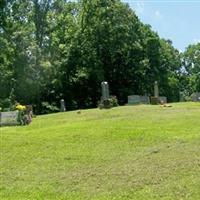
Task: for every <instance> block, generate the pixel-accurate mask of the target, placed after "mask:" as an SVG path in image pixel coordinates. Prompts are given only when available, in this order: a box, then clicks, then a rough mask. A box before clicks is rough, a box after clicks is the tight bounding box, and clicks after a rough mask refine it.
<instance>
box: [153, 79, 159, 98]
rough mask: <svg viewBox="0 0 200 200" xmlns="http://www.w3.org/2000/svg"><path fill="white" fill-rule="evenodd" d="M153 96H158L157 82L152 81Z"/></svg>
mask: <svg viewBox="0 0 200 200" xmlns="http://www.w3.org/2000/svg"><path fill="white" fill-rule="evenodd" d="M154 97H159V89H158V82H157V81H155V82H154Z"/></svg>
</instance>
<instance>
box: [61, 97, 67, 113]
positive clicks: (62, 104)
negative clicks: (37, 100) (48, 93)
mask: <svg viewBox="0 0 200 200" xmlns="http://www.w3.org/2000/svg"><path fill="white" fill-rule="evenodd" d="M60 111H61V112H65V111H66V108H65V100H64V99H61V100H60Z"/></svg>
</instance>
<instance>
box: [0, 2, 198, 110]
mask: <svg viewBox="0 0 200 200" xmlns="http://www.w3.org/2000/svg"><path fill="white" fill-rule="evenodd" d="M0 48H1V52H0V107H9V105H10V104H12V103H13V102H14V101H18V102H21V103H23V104H33V105H36V108H37V112H40V113H42V112H43V111H44V110H46V112H48V111H49V112H50V111H51V108H52V110H57V109H56V106H59V101H60V99H61V98H63V99H65V101H66V106H67V109H76V108H89V107H96V106H97V102H98V101H99V99H100V96H101V88H100V83H101V81H104V80H106V81H108V82H109V85H110V90H111V94H112V95H116V96H117V98H118V101H119V103H120V104H124V103H126V101H127V96H128V95H131V94H141V95H142V94H148V95H152V94H153V83H154V81H155V80H157V81H158V82H159V86H160V94H161V95H165V96H167V97H168V100H170V101H178V100H179V94H180V92H184V93H185V94H188V95H190V94H191V93H192V92H194V91H199V90H200V76H199V73H200V44H197V45H191V46H189V47H188V48H187V50H186V52H185V53H183V54H180V53H179V51H177V50H176V49H175V48H174V47H173V45H172V42H171V41H169V40H164V39H162V38H160V37H159V36H158V34H157V33H155V32H154V31H152V29H151V27H150V26H149V25H145V24H143V23H141V22H140V20H139V19H138V17H137V16H136V14H135V12H134V11H133V10H132V9H130V7H129V6H128V5H127V4H124V3H122V2H120V0H93V1H90V0H80V1H79V2H74V1H73V2H70V1H67V0H2V1H1V3H0ZM46 105H47V106H46ZM47 107H48V109H47Z"/></svg>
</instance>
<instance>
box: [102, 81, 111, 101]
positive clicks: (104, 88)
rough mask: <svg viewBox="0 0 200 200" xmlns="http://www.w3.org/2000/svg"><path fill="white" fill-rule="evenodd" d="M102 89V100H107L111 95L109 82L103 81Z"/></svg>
mask: <svg viewBox="0 0 200 200" xmlns="http://www.w3.org/2000/svg"><path fill="white" fill-rule="evenodd" d="M101 90H102V100H103V101H104V100H107V99H109V97H110V94H109V85H108V82H102V83H101Z"/></svg>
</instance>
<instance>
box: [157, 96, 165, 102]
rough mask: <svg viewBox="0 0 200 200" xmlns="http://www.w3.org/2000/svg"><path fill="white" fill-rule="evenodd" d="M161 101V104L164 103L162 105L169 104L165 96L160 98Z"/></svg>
mask: <svg viewBox="0 0 200 200" xmlns="http://www.w3.org/2000/svg"><path fill="white" fill-rule="evenodd" d="M159 100H160V102H162V103H167V97H164V96H162V97H159Z"/></svg>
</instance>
